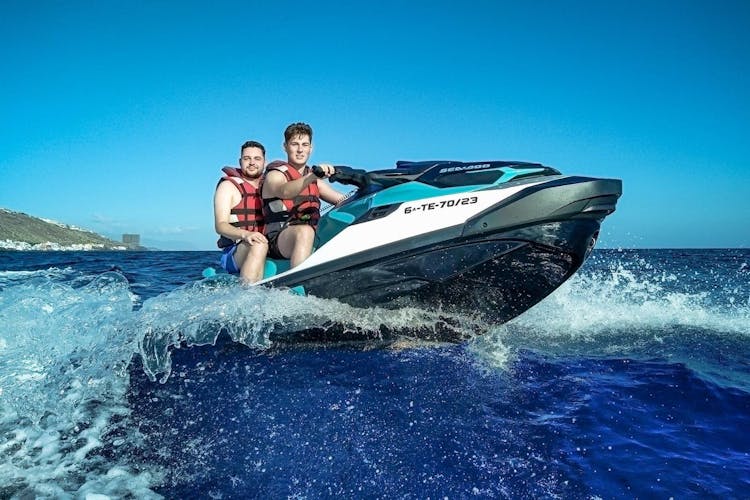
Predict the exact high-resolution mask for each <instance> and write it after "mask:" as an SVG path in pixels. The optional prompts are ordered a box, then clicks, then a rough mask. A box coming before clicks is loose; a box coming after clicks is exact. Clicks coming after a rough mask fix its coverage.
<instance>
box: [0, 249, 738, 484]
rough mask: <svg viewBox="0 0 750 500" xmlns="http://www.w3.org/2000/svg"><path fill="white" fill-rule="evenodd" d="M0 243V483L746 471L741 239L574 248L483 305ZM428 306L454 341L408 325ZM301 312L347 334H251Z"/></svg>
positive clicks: (305, 322) (423, 324)
mask: <svg viewBox="0 0 750 500" xmlns="http://www.w3.org/2000/svg"><path fill="white" fill-rule="evenodd" d="M0 259H1V261H0V262H1V263H2V264H1V265H0V391H1V392H0V404H1V406H0V411H1V414H0V436H2V437H1V438H0V497H2V498H5V497H16V498H27V497H48V498H66V497H67V498H80V497H85V496H86V495H90V496H91V498H94V495H106V496H110V497H112V498H118V497H123V496H129V495H130V496H135V497H139V498H149V497H159V496H166V497H168V498H184V497H186V496H190V495H194V494H195V492H196V491H197V492H201V495H200V496H204V497H205V496H213V497H224V498H232V497H258V498H269V497H270V498H275V497H288V496H297V497H313V498H314V497H320V496H334V495H336V496H341V495H343V496H347V497H374V496H385V497H390V496H400V497H403V496H407V497H435V496H441V497H442V496H449V497H455V496H458V497H466V496H478V497H480V498H481V497H498V496H499V497H511V498H516V497H526V496H533V497H539V496H542V497H571V496H573V497H586V498H588V497H596V496H599V497H603V498H607V497H620V496H626V497H637V496H665V497H669V496H676V497H684V496H703V495H709V496H722V497H736V498H740V497H742V496H744V495H743V492H747V491H748V489H749V488H750V483H749V482H748V478H747V474H746V471H747V470H748V468H749V467H750V455H749V453H750V438H748V437H745V435H744V433H743V431H742V430H743V429H747V428H750V362H748V360H749V359H750V326H749V325H750V284H749V282H750V279H748V278H750V269H749V268H748V262H750V252H748V251H741V250H724V251H660V252H657V251H652V252H614V251H610V252H597V253H595V254H594V257H593V258H592V259H591V260H590V261H589V262H588V263H587V264H586V266H585V267H584V268H583V269H582V270H581V272H580V273H579V274H578V275H577V276H575V277H574V278H573V279H572V280H570V281H569V282H568V283H566V284H565V285H563V287H561V289H559V290H558V291H557V292H555V293H554V294H553V295H552V296H550V297H548V298H547V299H546V300H545V301H543V302H542V303H540V304H539V305H538V306H536V307H534V308H533V309H531V310H530V311H528V312H527V313H526V314H524V315H522V316H521V317H519V318H517V319H516V320H514V321H512V322H510V323H508V324H506V325H486V324H481V323H479V322H475V321H473V320H471V318H470V317H468V316H467V317H446V316H445V315H443V314H440V313H434V312H429V311H423V310H419V309H408V308H407V309H403V310H399V311H395V312H394V311H387V310H383V309H378V308H372V309H354V308H351V307H349V306H347V305H344V304H341V303H338V302H336V301H326V300H321V299H317V298H314V297H300V296H296V295H294V294H290V293H288V292H286V291H280V290H270V289H261V288H243V287H241V286H240V285H238V284H237V283H236V282H234V281H232V280H228V279H227V277H226V276H222V275H219V276H217V277H216V278H215V279H202V278H201V271H202V270H203V269H204V268H205V267H206V266H207V265H213V264H214V259H215V255H214V254H212V253H200V252H198V253H166V252H153V253H143V254H130V253H120V254H118V253H112V254H109V253H103V254H87V253H75V254H70V253H68V254H65V253H50V254H39V253H10V252H5V253H2V254H0ZM446 321H447V322H448V324H449V325H450V327H451V328H457V329H460V330H462V333H463V334H467V335H472V334H474V338H473V340H470V341H469V342H466V343H461V344H446V343H439V342H425V341H421V340H418V339H415V338H414V334H415V332H416V333H418V334H419V335H421V336H423V335H424V332H430V331H433V330H434V331H439V329H440V328H443V327H444V326H445V325H444V323H445V322H446ZM311 327H316V328H323V329H326V328H331V329H332V330H331V331H332V332H333V333H334V334H335V333H337V332H338V333H342V332H343V333H346V332H356V333H358V334H361V333H363V332H365V333H368V334H369V336H370V338H371V340H370V341H369V342H365V343H356V344H352V343H333V342H330V339H328V340H327V341H326V342H323V343H303V344H294V343H291V344H290V343H287V342H282V343H279V342H277V341H274V340H272V338H280V339H293V338H294V336H295V334H297V332H302V331H304V330H307V329H309V328H311ZM479 333H482V335H478V334H479ZM384 334H385V335H384ZM344 336H346V335H344ZM217 338H218V342H219V345H218V346H216V347H214V346H213V344H214V343H216V342H217ZM230 339H231V340H230ZM378 339H381V340H382V341H378ZM232 341H234V342H232ZM238 343H239V344H238ZM190 346H193V347H190Z"/></svg>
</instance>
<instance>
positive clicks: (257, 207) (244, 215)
mask: <svg viewBox="0 0 750 500" xmlns="http://www.w3.org/2000/svg"><path fill="white" fill-rule="evenodd" d="M221 171H222V172H224V174H225V175H224V177H222V178H221V179H219V183H218V184H217V186H218V185H219V184H221V183H222V182H224V181H231V182H233V183H234V185H235V186H237V189H239V190H240V193H241V194H242V198H240V202H239V203H237V204H236V205H235V206H234V207H233V208H232V209H231V210H230V211H229V213H230V214H233V215H235V216H237V222H230V224H231V225H233V226H234V227H239V228H242V229H245V230H247V231H257V232H259V233H262V232H263V231H264V230H265V223H264V220H263V201H262V200H261V198H260V187H257V188H256V187H255V186H253V185H252V184H250V182H248V180H247V179H245V178H244V177H242V170H240V169H239V168H234V167H224V168H222V169H221ZM234 243H235V242H234V241H232V240H230V239H229V238H226V237H224V236H222V237H221V238H219V241H217V242H216V244H217V245H218V246H219V248H226V247H228V246H232V245H234Z"/></svg>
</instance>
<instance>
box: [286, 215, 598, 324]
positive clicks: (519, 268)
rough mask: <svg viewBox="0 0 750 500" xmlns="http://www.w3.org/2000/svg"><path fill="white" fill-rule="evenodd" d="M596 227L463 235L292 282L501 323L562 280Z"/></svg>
mask: <svg viewBox="0 0 750 500" xmlns="http://www.w3.org/2000/svg"><path fill="white" fill-rule="evenodd" d="M598 231H599V220H598V219H593V218H581V219H571V220H567V221H562V222H547V223H544V224H539V225H534V226H529V227H523V228H517V229H514V230H511V231H506V232H499V233H493V234H483V235H474V236H469V237H466V236H462V237H458V238H453V239H450V240H447V241H444V243H442V244H439V245H434V244H431V245H426V246H420V247H419V248H414V249H411V250H407V251H401V252H399V253H397V254H394V255H389V256H381V258H379V259H377V260H371V261H369V262H367V263H363V264H359V265H353V266H350V267H342V268H339V269H330V268H329V269H328V270H326V271H325V272H322V273H320V274H317V275H315V276H310V277H307V278H306V279H304V280H303V281H300V282H297V283H294V284H297V285H302V286H304V287H305V290H306V292H307V293H308V294H311V295H315V296H318V297H322V298H332V299H337V300H340V301H342V302H344V303H348V304H351V305H353V306H357V307H370V306H373V305H376V306H381V307H386V308H398V307H405V306H416V307H420V308H424V309H427V310H435V311H445V312H457V313H461V314H471V315H474V316H475V317H478V318H481V319H482V320H485V321H487V322H491V323H492V324H499V323H504V322H506V321H508V320H510V319H512V318H514V317H516V316H518V315H519V314H521V313H523V312H524V311H526V310H527V309H529V308H530V307H532V306H533V305H535V304H536V303H538V302H539V301H540V300H542V299H544V298H545V297H546V296H547V295H549V294H550V293H552V291H554V290H555V289H556V288H557V287H558V286H560V285H561V284H562V283H563V282H564V281H565V280H567V279H568V278H569V277H570V276H571V275H572V274H573V273H574V272H575V271H576V270H577V269H578V268H579V267H580V266H581V264H582V263H583V262H584V260H585V258H586V256H587V255H588V252H589V251H590V250H591V248H593V245H594V242H595V238H596V236H597V234H598ZM290 285H291V283H290Z"/></svg>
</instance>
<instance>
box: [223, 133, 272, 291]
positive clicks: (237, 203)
mask: <svg viewBox="0 0 750 500" xmlns="http://www.w3.org/2000/svg"><path fill="white" fill-rule="evenodd" d="M265 163H266V148H264V147H263V145H262V144H261V143H259V142H256V141H247V142H246V143H244V144H243V145H242V147H241V148H240V159H239V164H240V168H233V167H224V168H223V169H222V171H223V172H224V176H223V177H222V178H221V179H219V183H218V184H217V186H216V192H215V193H214V229H215V230H216V232H217V233H218V234H219V235H220V236H221V237H220V238H219V241H218V242H217V244H218V246H219V248H221V250H222V254H221V266H222V267H223V268H224V269H225V270H226V271H227V272H228V273H232V274H239V275H240V277H241V278H242V280H243V281H244V282H246V283H255V282H256V281H260V280H261V279H262V278H263V268H264V266H265V263H266V254H267V253H268V240H267V239H266V237H265V236H264V235H263V231H264V221H263V203H262V201H261V198H260V181H261V176H262V175H263V168H264V166H265Z"/></svg>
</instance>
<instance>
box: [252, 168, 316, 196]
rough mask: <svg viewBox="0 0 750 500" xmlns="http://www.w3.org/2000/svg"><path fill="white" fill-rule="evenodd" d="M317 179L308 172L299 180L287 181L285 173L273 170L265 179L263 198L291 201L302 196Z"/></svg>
mask: <svg viewBox="0 0 750 500" xmlns="http://www.w3.org/2000/svg"><path fill="white" fill-rule="evenodd" d="M315 179H317V177H315V174H313V173H312V172H308V173H307V174H306V175H303V176H302V177H300V178H299V179H294V180H293V181H287V180H286V176H285V175H284V174H283V173H281V172H279V171H277V170H271V171H270V172H267V173H266V177H265V179H263V198H281V199H282V200H290V199H292V198H294V197H295V196H297V195H298V194H300V193H301V192H302V190H303V189H305V188H306V187H307V186H308V185H310V184H312V183H313V182H314V181H315Z"/></svg>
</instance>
